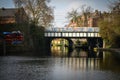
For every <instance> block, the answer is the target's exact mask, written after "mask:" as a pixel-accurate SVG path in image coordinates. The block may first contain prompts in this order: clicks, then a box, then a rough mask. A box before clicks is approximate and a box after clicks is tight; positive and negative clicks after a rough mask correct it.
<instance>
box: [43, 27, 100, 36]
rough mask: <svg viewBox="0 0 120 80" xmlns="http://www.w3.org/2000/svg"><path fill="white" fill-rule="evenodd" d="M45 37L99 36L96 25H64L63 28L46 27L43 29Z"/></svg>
mask: <svg viewBox="0 0 120 80" xmlns="http://www.w3.org/2000/svg"><path fill="white" fill-rule="evenodd" d="M45 37H56V38H57V37H61V38H63V37H66V38H67V37H70V38H83V37H84V38H86V37H100V35H99V28H98V27H73V28H72V27H67V28H66V27H65V28H48V29H46V30H45Z"/></svg>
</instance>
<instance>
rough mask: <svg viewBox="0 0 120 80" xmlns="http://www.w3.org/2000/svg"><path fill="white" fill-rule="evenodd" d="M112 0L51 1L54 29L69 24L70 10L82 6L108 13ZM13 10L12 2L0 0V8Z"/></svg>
mask: <svg viewBox="0 0 120 80" xmlns="http://www.w3.org/2000/svg"><path fill="white" fill-rule="evenodd" d="M110 1H114V0H51V2H50V3H49V5H51V6H53V7H54V18H55V20H54V23H53V24H54V27H64V26H65V25H67V24H68V23H69V21H68V19H67V18H66V17H67V13H68V12H70V11H71V10H72V9H78V12H80V11H81V10H80V7H81V6H82V5H87V6H90V7H92V8H93V9H94V10H96V9H97V10H99V11H109V8H108V5H109V3H110ZM2 7H4V8H14V4H13V1H12V0H0V8H2Z"/></svg>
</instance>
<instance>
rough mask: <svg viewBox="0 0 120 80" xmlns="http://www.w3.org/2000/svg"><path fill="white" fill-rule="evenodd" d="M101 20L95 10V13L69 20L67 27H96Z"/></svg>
mask: <svg viewBox="0 0 120 80" xmlns="http://www.w3.org/2000/svg"><path fill="white" fill-rule="evenodd" d="M101 18H102V14H101V12H100V11H98V10H95V12H93V13H90V14H88V15H87V16H85V15H80V16H78V18H77V20H76V21H74V20H71V21H70V23H69V24H68V26H67V27H97V26H98V20H99V19H101Z"/></svg>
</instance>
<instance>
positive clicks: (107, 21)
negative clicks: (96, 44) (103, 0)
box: [98, 0, 120, 47]
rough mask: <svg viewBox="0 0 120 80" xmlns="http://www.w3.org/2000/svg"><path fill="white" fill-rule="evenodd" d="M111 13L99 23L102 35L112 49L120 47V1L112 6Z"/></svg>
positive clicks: (105, 15)
mask: <svg viewBox="0 0 120 80" xmlns="http://www.w3.org/2000/svg"><path fill="white" fill-rule="evenodd" d="M110 6H111V7H110V9H111V13H106V14H103V16H104V18H103V19H102V20H100V21H99V24H98V25H99V27H100V34H101V36H102V37H103V39H104V40H105V41H106V44H107V45H110V46H111V47H120V42H119V41H120V22H119V21H120V0H117V1H115V2H114V3H111V4H110Z"/></svg>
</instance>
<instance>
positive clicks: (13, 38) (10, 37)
mask: <svg viewBox="0 0 120 80" xmlns="http://www.w3.org/2000/svg"><path fill="white" fill-rule="evenodd" d="M5 40H6V43H8V44H20V43H22V41H23V34H22V33H20V32H17V31H16V32H12V33H9V34H5Z"/></svg>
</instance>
